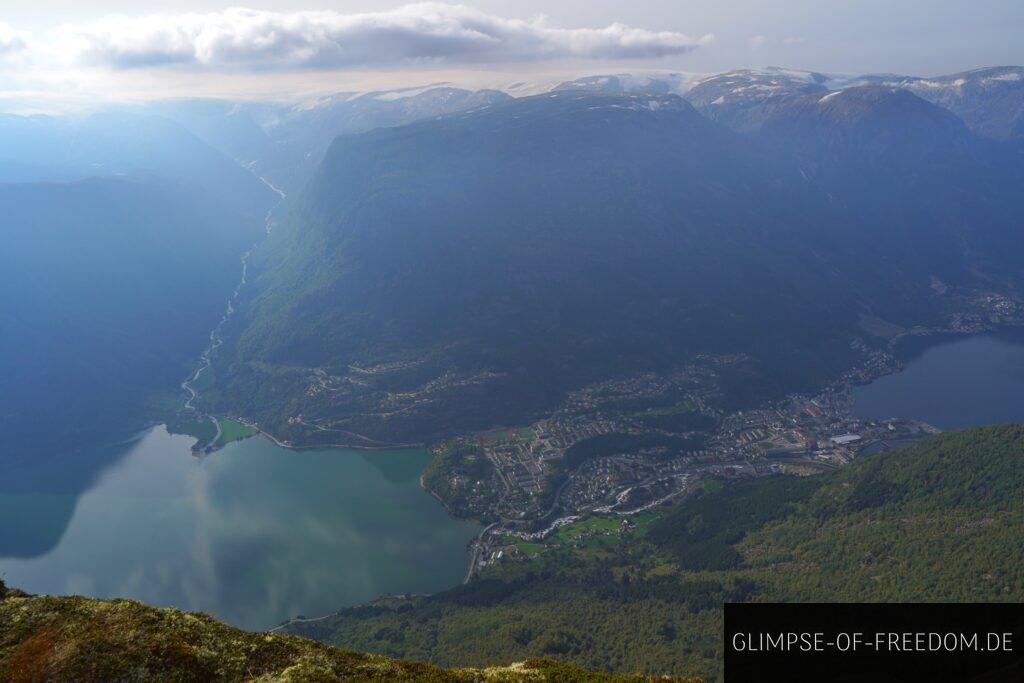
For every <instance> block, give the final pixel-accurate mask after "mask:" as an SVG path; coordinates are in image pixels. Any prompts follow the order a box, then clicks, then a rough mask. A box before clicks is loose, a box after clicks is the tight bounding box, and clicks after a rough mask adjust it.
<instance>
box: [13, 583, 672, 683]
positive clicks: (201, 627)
mask: <svg viewBox="0 0 1024 683" xmlns="http://www.w3.org/2000/svg"><path fill="white" fill-rule="evenodd" d="M0 680H3V681H12V682H17V681H396V680H399V681H602V682H604V681H653V680H659V681H674V680H680V679H673V678H669V677H666V678H658V679H652V678H646V677H622V676H613V675H610V674H604V673H597V672H590V671H585V670H583V669H578V668H575V667H572V666H569V665H565V664H559V663H557V662H552V661H548V660H529V661H525V662H520V663H517V664H511V665H508V666H494V667H488V668H485V669H441V668H439V667H435V666H433V665H430V664H424V663H419V662H409V661H399V660H395V659H391V658H389V657H383V656H379V655H369V654H363V653H358V652H349V651H347V650H342V649H340V648H336V647H332V646H330V645H325V644H323V643H318V642H316V641H313V640H307V639H305V638H299V637H297V636H287V635H280V634H272V633H251V632H248V631H242V630H240V629H237V628H234V627H232V626H228V625H226V624H223V623H221V622H219V621H217V620H216V619H213V618H212V617H210V616H207V615H205V614H196V613H190V612H182V611H179V610H175V609H162V608H154V607H150V606H148V605H145V604H143V603H140V602H136V601H134V600H93V599H89V598H81V597H49V596H29V595H26V594H25V593H22V592H21V591H17V590H14V589H8V588H5V587H4V585H3V583H2V582H0Z"/></svg>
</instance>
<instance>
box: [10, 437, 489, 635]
mask: <svg viewBox="0 0 1024 683" xmlns="http://www.w3.org/2000/svg"><path fill="white" fill-rule="evenodd" d="M192 443H193V439H191V438H190V437H186V436H178V435H171V434H168V433H167V431H166V430H165V429H164V428H163V427H156V428H153V429H151V430H150V431H148V432H146V433H145V434H144V435H142V436H141V438H139V439H138V440H137V441H136V442H134V443H132V444H130V445H129V446H122V447H121V448H123V449H124V451H125V452H124V453H123V455H120V456H119V457H118V459H116V461H115V462H113V463H111V464H107V465H106V466H105V469H104V470H103V471H102V472H101V473H100V474H99V475H98V476H96V477H95V479H94V480H93V481H92V482H91V485H90V486H89V487H88V488H87V489H86V490H84V491H74V492H71V491H64V490H62V487H61V485H60V482H61V471H60V465H59V463H60V459H56V460H55V461H54V466H53V468H52V469H53V471H47V472H46V474H45V476H39V475H38V473H37V475H36V476H35V477H34V478H33V479H32V482H31V484H30V485H27V486H21V487H18V486H15V487H11V486H6V487H0V518H2V519H4V520H5V523H4V524H0V577H3V578H4V580H5V581H7V583H8V584H9V585H12V586H17V587H19V588H21V589H23V590H26V591H29V592H32V593H51V594H69V593H74V594H81V595H89V596H94V597H130V598H135V599H139V600H143V601H145V602H148V603H151V604H154V605H161V606H173V607H179V608H183V609H188V610H198V611H204V612H208V613H210V614H213V615H214V616H217V617H218V618H221V619H223V620H225V621H228V622H229V623H232V624H235V625H238V626H241V627H243V628H250V629H262V628H267V627H270V626H273V625H275V624H277V623H279V622H280V621H282V620H284V619H286V618H289V617H293V616H297V615H319V614H325V613H328V612H331V611H333V610H336V609H338V608H340V607H343V606H347V605H352V604H355V603H359V602H363V601H366V600H370V599H373V598H375V597H377V596H380V595H383V594H387V593H425V592H434V591H437V590H440V589H443V588H447V587H449V586H451V585H454V584H456V583H458V582H459V580H461V578H462V575H463V572H464V571H465V567H466V561H467V557H466V552H465V547H466V543H467V541H468V540H469V539H470V538H472V537H473V536H474V535H475V534H476V533H477V532H478V531H479V528H478V527H477V526H476V525H475V524H472V523H467V522H460V521H457V520H454V519H452V518H450V517H449V516H448V515H447V514H446V513H445V511H444V509H443V508H442V506H441V505H440V504H439V503H438V502H437V501H436V500H435V499H434V498H432V497H431V496H430V495H429V494H427V493H426V492H425V491H423V489H421V488H420V486H419V475H420V473H421V472H422V470H423V468H424V466H425V465H426V463H427V459H428V455H427V453H426V452H425V451H423V450H402V451H380V452H370V451H353V450H339V449H328V450H316V451H289V450H286V449H282V448H279V447H277V446H275V445H274V444H272V443H270V442H268V441H266V440H263V439H259V438H253V439H248V440H245V441H240V442H236V443H233V444H231V445H229V446H228V447H226V448H224V449H223V450H221V451H218V452H216V453H214V454H212V455H210V456H208V457H206V458H205V459H201V460H200V459H197V458H195V457H193V456H192V455H191V454H190V447H191V445H192ZM41 538H45V539H50V540H48V541H47V543H46V544H44V545H47V546H48V547H40V539H41Z"/></svg>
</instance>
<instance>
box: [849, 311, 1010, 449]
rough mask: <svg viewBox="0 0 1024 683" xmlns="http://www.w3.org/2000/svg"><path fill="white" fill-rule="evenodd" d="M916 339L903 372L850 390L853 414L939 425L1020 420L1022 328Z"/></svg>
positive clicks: (949, 427) (964, 425) (969, 424)
mask: <svg viewBox="0 0 1024 683" xmlns="http://www.w3.org/2000/svg"><path fill="white" fill-rule="evenodd" d="M920 343H921V344H922V346H921V347H919V348H917V349H913V350H911V351H910V353H909V358H908V360H907V361H906V364H905V368H904V369H903V371H901V372H898V373H896V374H893V375H888V376H886V377H881V378H879V379H877V380H875V381H874V382H872V383H871V384H868V385H865V386H861V387H857V388H856V389H855V390H854V405H853V412H854V414H855V415H857V416H859V417H865V418H878V419H884V418H889V417H903V418H914V419H918V420H924V421H925V422H929V423H931V424H933V425H935V426H936V427H939V428H941V429H959V428H964V427H973V426H979V425H985V424H998V423H1003V422H1024V332H1021V331H1011V332H999V333H992V334H983V335H977V336H971V337H961V338H956V339H952V340H947V341H943V342H940V343H937V344H934V343H931V342H929V340H922V341H921V342H920Z"/></svg>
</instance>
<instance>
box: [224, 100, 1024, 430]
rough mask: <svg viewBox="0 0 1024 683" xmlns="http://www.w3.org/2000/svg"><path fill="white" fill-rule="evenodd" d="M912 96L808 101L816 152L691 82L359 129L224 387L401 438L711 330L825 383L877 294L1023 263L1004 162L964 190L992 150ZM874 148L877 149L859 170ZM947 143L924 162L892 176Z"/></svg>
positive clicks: (773, 367)
mask: <svg viewBox="0 0 1024 683" xmlns="http://www.w3.org/2000/svg"><path fill="white" fill-rule="evenodd" d="M906 97H907V98H910V99H911V101H912V102H911V104H912V105H915V106H897V107H892V106H891V104H892V103H891V102H890V100H889V99H888V98H877V97H876V98H872V97H866V98H865V97H844V98H840V99H839V100H838V102H837V104H836V105H834V106H832V105H830V106H829V108H828V119H829V120H833V119H835V120H843V121H846V122H847V125H845V126H844V127H843V128H842V131H841V132H842V135H841V136H840V139H839V140H833V139H831V138H830V137H828V136H825V135H819V134H818V133H817V131H818V128H815V127H813V126H812V125H811V124H812V123H813V121H814V119H813V118H811V119H808V118H807V117H805V116H798V117H796V123H795V124H794V125H796V126H803V127H804V128H807V130H808V131H810V132H811V133H813V134H810V135H808V136H807V143H806V144H807V145H808V146H809V147H810V148H809V149H803V148H801V149H800V154H795V153H792V152H791V151H789V150H788V149H787V148H786V146H785V145H780V146H778V148H776V147H772V146H770V145H767V144H762V143H760V142H758V141H756V140H754V139H751V138H747V137H743V136H740V135H739V134H737V133H734V132H732V131H730V130H728V129H727V128H725V127H724V126H721V125H719V124H716V123H714V122H712V121H710V120H708V119H707V118H705V117H703V116H701V115H700V114H699V113H698V112H697V111H696V110H694V109H693V108H692V107H691V106H690V105H689V104H687V103H686V102H685V101H683V100H682V99H680V98H678V97H674V96H661V97H658V96H643V97H641V96H612V95H600V94H591V93H585V92H584V93H580V92H572V91H567V92H560V93H555V94H550V95H545V96H540V97H531V98H523V99H520V100H515V101H511V102H506V103H502V104H495V105H492V106H489V107H486V108H483V109H480V110H475V111H471V112H468V113H463V114H457V115H452V116H447V117H441V118H438V119H434V120H430V121H424V122H420V123H417V124H413V125H409V126H404V127H399V128H390V129H379V130H376V131H371V132H370V133H366V134H363V135H351V136H342V137H339V138H338V139H337V140H336V141H335V143H334V144H333V146H332V147H331V149H330V151H329V152H328V154H327V156H326V158H325V160H324V162H323V164H322V165H321V167H320V169H319V171H318V173H317V175H316V176H315V177H314V179H313V180H312V181H311V183H310V185H309V186H308V187H307V189H306V191H305V193H304V194H303V195H302V196H301V197H298V198H297V199H295V201H294V204H293V205H292V210H291V212H290V214H289V216H288V217H287V218H285V219H283V220H282V222H281V225H280V226H279V227H278V228H276V229H275V231H274V232H273V233H272V235H271V238H270V240H269V241H268V242H267V244H265V245H264V246H263V247H262V248H261V249H260V250H259V252H258V253H257V254H256V258H255V259H254V271H255V273H256V276H255V277H254V279H253V280H252V286H251V287H249V288H247V290H246V291H245V292H243V301H242V302H241V304H240V306H239V311H238V315H237V316H236V318H235V319H234V320H233V321H232V328H231V329H230V330H228V341H227V343H226V345H225V347H224V349H223V352H222V353H221V354H220V356H219V357H218V358H217V359H215V364H214V369H213V372H212V373H210V375H209V378H208V380H209V382H211V384H212V386H209V387H207V388H206V390H205V391H204V400H205V401H206V403H205V406H206V407H207V408H208V409H210V410H213V411H221V412H224V413H227V414H234V415H237V416H242V417H246V418H249V419H251V420H255V421H257V422H259V423H260V426H261V427H263V428H264V429H266V430H267V431H269V432H271V433H273V434H275V436H278V437H279V438H282V439H285V440H288V441H293V442H295V443H301V444H325V443H350V444H356V445H384V444H387V443H392V444H393V443H395V442H419V441H428V440H433V439H439V438H442V437H445V436H450V435H452V434H456V433H460V432H466V431H470V430H475V429H480V428H487V427H492V426H495V425H498V424H520V423H523V422H525V421H529V420H530V419H532V418H536V417H538V416H540V415H542V414H544V412H545V411H547V410H550V409H551V408H552V407H553V406H554V405H555V403H556V402H557V401H558V400H559V399H560V398H561V397H563V396H564V394H565V392H566V391H567V390H568V389H572V388H578V387H579V386H582V385H584V384H586V383H588V382H591V381H595V380H596V379H604V378H607V377H610V376H614V375H615V374H617V373H625V372H636V371H640V370H651V369H653V370H662V369H665V368H666V367H670V366H671V365H673V364H678V363H680V362H684V361H685V359H686V358H688V357H692V356H693V355H694V354H697V353H701V352H711V353H740V352H742V353H747V354H750V355H751V356H752V357H753V358H754V359H755V361H756V363H757V364H758V366H759V373H755V374H757V375H758V376H757V377H755V379H756V380H757V381H759V382H760V383H762V384H764V385H766V386H767V387H769V388H770V390H771V391H773V392H774V393H776V394H778V393H780V392H786V391H790V390H806V389H810V388H812V387H816V386H818V385H820V383H821V382H823V381H826V380H828V379H831V378H833V377H834V376H835V375H836V374H838V372H839V371H841V370H844V369H846V368H847V367H849V366H850V365H851V364H852V363H853V361H854V358H855V355H856V354H855V353H854V352H853V351H852V350H851V347H850V343H851V341H853V339H854V338H855V337H857V336H861V335H863V331H862V330H860V329H859V328H858V321H859V320H860V318H861V315H862V314H863V315H868V314H869V315H872V316H876V317H880V318H883V319H886V320H889V321H893V322H896V323H898V324H900V325H902V326H905V327H912V326H914V325H932V324H938V323H939V322H941V321H943V320H946V319H948V317H949V316H950V315H951V314H952V312H953V311H954V310H956V308H957V306H958V305H960V303H961V301H962V300H961V299H958V298H957V297H962V296H963V295H964V292H965V291H968V290H970V289H971V288H981V287H985V288H992V287H1000V286H1002V285H1003V284H1004V283H1001V282H1000V281H999V280H998V278H999V277H1000V276H1004V275H1005V276H1006V277H1013V276H1014V273H1013V271H1012V269H1011V270H1010V271H1009V275H1006V274H1004V273H1003V272H1002V270H1001V268H1002V265H1001V264H1005V263H1011V264H1013V263H1019V260H1018V261H1014V260H1013V259H1012V258H1011V256H1016V255H1018V254H1019V253H1020V248H1019V247H1016V248H1015V247H1013V240H1011V239H1009V237H1007V236H1008V235H1011V234H1014V235H1015V233H1013V232H1012V229H1013V228H1014V226H1015V225H1016V222H1015V216H1016V215H1019V204H1020V200H1019V199H1018V198H1017V197H1016V194H1017V193H1015V192H1008V191H1006V188H1007V187H1009V185H1008V184H1007V183H1004V182H1001V181H1002V178H1003V176H1001V175H999V173H1000V171H999V169H1000V168H1002V167H998V165H997V168H994V169H993V170H991V174H995V175H996V176H997V177H998V178H999V179H1000V182H995V181H993V183H992V184H991V187H987V189H986V191H985V192H983V193H979V192H972V193H967V192H959V191H957V192H954V191H952V189H953V186H956V183H957V182H959V180H960V179H962V178H964V177H975V176H977V177H985V178H987V177H989V175H990V174H989V172H988V171H986V173H984V174H982V173H980V171H978V169H979V168H985V169H988V167H989V166H988V160H987V157H986V156H985V149H984V148H983V146H982V147H978V154H977V155H976V154H974V153H973V151H972V152H971V153H968V154H964V153H962V149H963V148H966V149H968V150H974V149H975V147H976V146H977V140H975V138H974V137H973V136H972V135H971V133H970V132H969V131H967V129H966V128H964V127H963V125H962V124H960V123H958V122H957V120H956V119H955V117H953V115H952V114H949V113H948V112H944V111H941V110H938V109H937V108H936V107H934V106H933V105H930V104H928V103H926V102H924V101H923V100H920V99H918V98H916V97H914V96H913V95H910V94H906ZM948 119H952V123H950V122H949V121H948ZM936 121H938V122H939V123H940V124H943V125H938V126H936V125H933V124H935V122H936ZM945 124H949V125H945ZM953 124H955V125H953ZM809 126H810V127H809ZM919 129H920V130H923V131H924V133H922V134H921V135H917V136H914V137H912V138H910V139H907V138H906V136H905V135H903V134H902V133H903V132H905V131H907V130H919ZM954 129H955V132H956V136H954V138H953V139H945V137H944V136H946V137H948V135H947V134H949V133H950V131H951V130H954ZM787 130H788V129H787ZM780 135H781V133H780ZM861 150H870V153H871V155H870V161H871V164H872V166H871V168H869V169H868V170H867V171H864V169H863V168H862V167H857V168H856V170H857V172H856V173H855V174H854V173H852V172H839V171H838V170H836V169H844V168H847V163H846V161H847V160H848V159H850V158H854V157H856V156H857V155H859V154H860V151H861ZM921 159H926V160H928V161H929V163H927V164H924V165H918V166H917V167H918V168H919V169H920V172H919V173H918V175H917V176H915V179H916V180H915V181H914V182H912V183H910V182H908V183H901V184H899V185H897V186H892V187H890V185H891V183H889V180H890V178H891V175H893V174H890V175H889V176H886V175H878V176H877V179H876V180H872V179H874V178H876V175H877V174H875V173H874V172H873V171H871V169H872V168H875V167H881V168H883V169H884V168H886V167H887V166H894V167H896V168H900V169H904V168H906V167H907V166H908V165H914V162H916V161H917V160H921ZM936 160H938V161H936ZM939 162H941V163H939ZM949 165H952V166H954V167H955V169H956V172H955V173H946V168H947V166H949ZM816 167H820V169H821V170H820V171H815V168H816ZM851 175H852V176H853V178H852V179H853V181H855V182H851ZM918 176H920V177H918ZM971 187H972V188H973V187H974V186H973V185H972V186H971ZM965 195H967V196H968V198H965ZM993 197H995V199H993ZM969 198H973V199H972V200H971V201H968V199H969ZM993 254H997V255H1000V259H994V258H992V255H993ZM897 259H898V265H897ZM1013 267H1014V268H1016V266H1013ZM936 279H938V280H939V281H940V282H942V283H946V284H947V285H949V286H950V289H949V290H943V291H948V292H952V293H950V294H948V295H946V296H940V295H939V294H937V293H936V292H937V290H936V289H935V287H934V286H933V284H934V282H935V280H936ZM754 389H755V387H751V386H750V385H749V384H748V385H747V386H744V388H743V391H740V392H737V400H740V401H742V400H743V398H744V397H750V396H753V395H755V392H754V391H753V390H754ZM762 393H763V392H762Z"/></svg>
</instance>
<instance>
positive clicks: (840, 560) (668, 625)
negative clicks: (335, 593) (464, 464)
mask: <svg viewBox="0 0 1024 683" xmlns="http://www.w3.org/2000/svg"><path fill="white" fill-rule="evenodd" d="M1022 491H1024V427H1022V426H1019V425H1011V426H996V427H985V428H980V429H972V430H966V431H962V432H951V433H948V434H943V435H940V436H936V437H932V438H929V439H927V440H925V441H922V442H920V443H918V444H916V445H914V446H912V447H910V448H907V449H903V450H899V451H892V452H887V453H882V454H878V455H875V456H868V457H865V458H862V459H860V460H857V461H855V462H854V463H853V464H851V465H850V466H849V467H847V468H844V469H841V470H838V471H836V472H833V473H831V474H828V475H821V476H820V477H812V478H804V479H796V478H792V477H776V478H769V479H761V480H754V481H747V482H739V483H733V484H727V485H726V486H724V487H720V486H718V485H715V486H708V487H706V490H705V492H704V493H702V494H699V495H696V496H694V497H691V498H690V499H688V500H686V501H685V502H683V503H682V504H680V505H679V506H677V507H676V508H674V509H673V510H671V511H669V512H668V513H667V514H663V515H661V516H659V517H646V518H638V519H636V520H635V526H634V527H633V528H632V529H628V530H626V531H624V532H622V533H617V532H614V531H610V530H615V529H617V528H619V523H620V522H621V520H619V519H615V520H612V523H611V524H610V525H609V524H601V525H598V524H590V523H580V524H577V525H575V526H571V527H566V528H565V529H563V530H560V531H559V532H558V533H557V534H554V535H552V536H550V537H548V538H547V539H545V541H544V542H543V543H541V544H536V543H534V544H520V545H519V546H517V547H518V550H515V549H513V550H511V551H510V556H517V557H518V559H509V560H506V561H505V562H503V563H500V564H499V565H497V566H496V567H493V568H492V569H491V570H490V571H488V572H485V574H484V575H483V577H482V578H480V579H478V580H475V581H473V582H471V583H470V584H468V585H465V586H461V587H458V588H454V589H452V590H449V591H446V592H443V593H440V594H438V595H435V596H432V597H424V598H410V599H385V600H381V601H378V602H377V603H374V604H371V605H367V606H363V607H357V608H353V609H348V610H343V611H342V612H339V613H338V614H337V615H335V616H333V617H331V618H329V619H325V620H321V621H317V622H308V623H293V624H291V625H290V627H289V630H290V631H292V632H295V633H301V634H304V635H310V636H313V637H316V638H320V639H324V640H328V641H330V642H333V643H337V644H343V645H344V646H347V647H357V648H365V649H367V650H370V651H374V652H381V653H387V654H392V655H396V656H413V657H425V658H430V659H431V660H432V661H437V662H439V663H442V664H445V665H455V664H475V663H480V662H484V661H492V662H493V661H511V660H514V659H517V658H522V657H525V656H536V655H544V656H550V657H555V658H558V659H561V660H564V661H569V662H576V663H580V664H583V665H586V666H590V667H595V668H599V669H609V670H615V671H635V670H639V671H648V672H651V671H668V672H672V673H676V674H694V673H699V674H702V675H705V676H707V677H709V678H714V677H716V676H717V675H718V671H719V667H720V666H721V655H722V653H721V632H720V629H721V605H722V604H723V603H724V602H729V601H751V600H770V601H781V600H785V601H790V600H797V601H823V602H830V601H838V602H843V601H879V602H890V601H967V602H970V601H1021V600H1024V565H1022V564H1021V562H1020V558H1021V553H1022V546H1021V538H1022V537H1024V508H1022V507H1021V505H1020V500H1021V492H1022Z"/></svg>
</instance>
